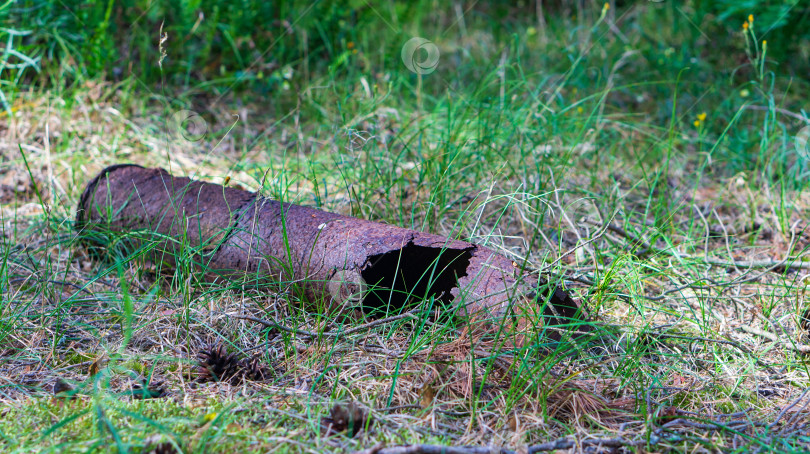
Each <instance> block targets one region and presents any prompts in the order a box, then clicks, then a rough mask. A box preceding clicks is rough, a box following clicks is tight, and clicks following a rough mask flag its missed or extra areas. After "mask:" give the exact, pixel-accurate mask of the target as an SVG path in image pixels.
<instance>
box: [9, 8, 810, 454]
mask: <svg viewBox="0 0 810 454" xmlns="http://www.w3.org/2000/svg"><path fill="white" fill-rule="evenodd" d="M243 3H244V4H243V5H242V4H236V3H234V4H233V5H231V2H222V3H219V2H210V4H206V5H202V4H200V5H196V4H194V2H190V3H189V4H188V5H185V6H182V7H178V8H169V7H167V6H166V4H164V3H162V2H132V3H127V4H123V3H116V2H95V3H93V2H88V3H87V4H84V5H83V6H82V7H76V8H72V7H70V6H65V5H63V4H60V3H59V2H54V3H53V4H51V3H49V2H42V1H31V2H23V1H20V2H12V3H7V4H3V5H0V17H3V18H5V19H8V21H7V23H8V25H7V26H4V27H6V28H2V29H0V42H3V43H4V47H3V48H2V51H0V54H2V59H0V93H1V94H2V97H0V98H2V99H0V101H2V108H3V110H4V111H5V113H4V114H2V115H3V117H4V118H3V123H2V124H0V144H2V145H0V153H2V160H0V207H1V208H2V214H0V225H2V237H1V238H0V244H1V245H2V246H0V291H1V292H2V296H0V301H1V302H0V378H2V381H0V399H1V400H2V402H3V409H2V410H0V411H1V412H2V418H0V449H2V450H3V451H4V452H20V453H23V452H134V453H138V452H141V451H142V450H143V449H144V448H145V447H147V445H149V444H150V443H154V442H155V441H157V440H173V441H174V442H175V443H176V444H177V445H178V446H179V447H180V448H181V449H182V452H194V453H202V452H234V451H238V450H243V451H251V452H253V451H255V452H270V451H274V450H277V449H281V450H282V451H290V452H311V451H316V452H322V451H336V450H344V451H353V450H359V449H365V448H370V447H372V446H374V445H375V444H377V443H385V444H387V445H398V444H410V443H433V444H443V445H487V444H489V443H498V444H502V445H503V446H504V447H508V448H509V449H517V448H518V447H519V446H520V445H523V444H530V445H531V444H539V443H543V442H546V441H550V440H553V439H557V438H560V437H566V436H571V437H573V438H575V439H577V440H580V441H581V440H586V439H588V438H589V437H603V438H615V437H620V436H621V437H623V438H624V439H625V440H627V441H628V442H632V443H633V444H634V446H636V447H637V449H648V450H652V451H664V450H677V451H681V450H682V451H687V450H690V451H691V450H693V448H694V446H696V445H702V446H704V447H705V448H706V449H709V450H724V451H737V452H748V451H751V450H754V449H759V448H760V447H762V448H765V449H768V450H773V451H786V452H790V451H795V452H800V451H803V450H806V449H807V445H808V442H810V440H808V439H807V437H806V435H803V434H806V433H807V428H806V427H805V426H803V424H805V425H806V424H808V423H810V420H808V416H807V412H806V409H805V408H804V405H806V404H807V397H806V396H804V399H803V400H802V399H800V397H802V396H803V395H802V392H803V390H804V389H806V388H807V386H808V380H810V377H809V376H808V375H809V374H810V371H808V369H807V365H806V364H807V363H806V357H805V356H804V355H803V354H801V353H798V352H797V351H796V349H797V346H803V345H804V343H805V342H808V333H807V331H806V328H802V320H801V319H802V315H803V313H804V311H805V310H806V309H807V304H806V302H805V292H806V289H805V286H806V277H805V276H806V273H807V269H809V268H810V267H808V266H807V259H806V255H805V254H806V253H807V246H808V244H810V241H808V239H807V233H806V232H805V229H806V226H807V221H806V219H807V215H808V206H809V205H808V202H807V200H808V199H807V191H806V185H807V183H806V182H807V176H808V160H807V159H808V156H810V150H807V152H804V151H803V150H800V149H798V148H797V145H796V141H795V136H796V135H797V134H798V133H799V131H800V129H801V128H802V127H803V126H807V125H808V120H807V115H806V113H804V112H805V110H806V106H805V105H804V102H805V99H804V98H805V96H804V95H803V94H804V93H808V92H810V91H809V90H810V86H808V85H810V81H808V80H807V79H806V78H802V77H801V76H800V75H801V74H806V73H807V63H806V62H807V59H806V58H804V57H806V56H807V55H808V53H810V48H808V45H807V42H808V41H807V40H806V39H804V38H806V36H807V35H806V33H807V31H806V29H807V27H806V25H807V10H806V7H803V6H801V5H798V4H797V6H795V7H794V8H792V9H789V10H788V12H787V13H786V14H783V12H784V11H783V9H784V8H788V7H789V6H790V5H788V4H785V5H787V6H785V5H783V4H782V3H779V4H777V3H775V2H759V3H757V2H750V3H751V5H749V6H748V8H747V9H740V8H739V7H738V6H737V5H739V4H738V3H736V2H735V3H734V4H731V3H729V2H711V4H704V3H703V2H695V3H694V4H693V3H689V4H684V5H678V4H676V3H675V2H664V3H655V2H637V3H635V2H630V3H629V4H624V5H622V4H620V5H618V6H617V5H615V4H612V7H611V8H609V9H607V10H605V9H603V7H602V5H601V4H594V3H587V4H585V5H584V6H581V7H578V6H576V4H570V3H569V2H561V5H554V6H549V5H545V8H546V9H545V10H544V15H543V16H542V19H543V21H544V22H545V26H541V23H540V20H541V17H539V16H538V15H537V10H536V5H535V4H534V3H533V2H532V4H525V5H523V4H519V5H516V6H513V7H507V6H498V5H491V4H487V3H483V4H481V3H474V4H473V3H465V2H457V3H454V4H452V5H448V6H444V5H443V4H437V3H433V2H413V3H407V4H405V3H403V4H395V5H388V4H384V3H381V2H380V3H376V2H370V3H365V2H349V3H348V4H344V3H343V2H328V1H323V2H315V3H314V4H308V3H300V2H290V3H289V4H288V5H287V6H283V7H279V8H278V9H272V8H271V7H270V6H262V5H263V4H262V5H259V4H257V3H253V2H243ZM544 3H547V2H544ZM746 5H747V4H746ZM456 6H457V7H456ZM803 8H804V9H803ZM200 13H202V14H200ZM748 14H754V15H755V18H756V20H755V22H754V26H753V28H754V33H755V34H756V39H754V38H753V37H751V36H750V35H749V37H748V38H746V37H745V36H744V35H743V34H742V31H741V27H740V25H738V24H742V22H743V21H745V19H746V17H747V15H748ZM161 22H163V31H164V32H166V33H168V40H167V41H166V42H164V43H163V44H162V45H161V44H159V30H160V24H161ZM803 34H804V35H803ZM414 36H420V37H425V38H427V39H429V40H430V41H432V42H433V43H435V44H436V46H438V49H439V52H440V58H439V61H438V65H437V66H436V70H435V72H432V73H430V74H423V75H421V76H420V75H417V74H415V73H413V72H411V71H409V70H408V69H407V68H406V67H405V65H404V64H403V62H402V59H401V55H400V51H401V48H402V46H403V44H404V43H405V42H406V41H407V40H408V39H410V38H411V37H414ZM763 38H764V39H767V41H768V44H767V46H768V50H767V53H763V52H762V50H763V49H762V39H763ZM161 49H162V50H163V51H165V53H166V55H165V57H164V58H163V61H162V66H161V65H159V64H158V61H159V60H160V59H161ZM803 109H804V110H803ZM182 110H190V111H193V112H196V113H197V114H198V115H199V116H198V117H195V118H197V119H201V120H197V119H195V120H192V121H187V122H183V121H182V120H183V119H185V118H186V117H185V116H182V117H178V116H177V113H178V112H180V111H182ZM703 113H705V117H704V116H703V115H702V114H703ZM802 117H804V119H802ZM696 121H698V122H699V123H698V124H697V125H696V124H695V122H696ZM194 122H197V123H194ZM203 132H204V134H201V133H203ZM189 139H191V140H189ZM120 162H134V163H138V164H141V165H146V166H160V167H163V168H166V169H168V170H170V171H171V172H172V173H174V174H175V175H192V176H194V177H195V178H201V179H206V180H209V181H214V182H217V183H223V182H225V181H226V179H227V181H228V183H227V184H229V185H240V186H242V187H244V188H246V189H249V190H254V191H259V192H261V193H262V194H264V195H266V196H268V197H272V198H275V199H279V200H283V201H288V202H294V203H299V204H303V205H309V206H315V207H319V208H321V209H325V210H329V211H334V212H339V213H343V214H348V215H353V216H357V217H361V218H364V219H371V220H375V221H381V222H386V223H390V224H394V225H399V226H402V227H408V228H414V229H417V230H422V231H429V232H433V233H438V234H441V235H445V236H448V237H453V238H459V239H463V240H469V241H473V242H476V243H481V244H485V245H487V246H489V247H492V248H495V249H497V250H499V251H501V252H502V253H504V254H507V255H509V256H511V257H514V258H515V260H516V261H518V262H521V261H522V260H523V259H525V260H526V261H527V263H528V266H529V268H530V269H531V270H533V271H540V272H542V273H543V275H544V276H547V277H549V278H550V279H551V280H552V281H559V282H560V283H562V284H563V285H565V286H566V288H567V289H568V290H569V291H571V292H572V293H573V294H574V295H575V296H576V297H577V298H578V299H580V300H582V301H586V302H587V303H588V306H589V308H590V309H591V311H592V313H593V314H594V321H593V323H594V325H596V327H597V329H596V331H595V333H594V334H593V335H592V336H587V337H584V338H582V339H580V340H578V341H576V342H572V341H570V340H569V341H566V342H560V343H552V342H550V341H549V340H548V339H540V338H538V339H537V340H536V342H535V343H533V344H531V345H529V346H526V347H524V348H522V349H517V350H515V349H509V348H494V349H493V348H492V347H493V346H492V345H491V344H484V343H480V342H479V343H477V342H478V340H477V339H476V338H475V337H474V336H473V337H470V336H469V335H468V334H467V333H465V331H464V328H465V326H466V324H465V321H464V320H463V319H459V318H453V317H440V318H438V319H431V318H430V317H428V314H429V313H430V310H431V308H432V307H431V304H433V302H432V301H417V302H416V304H415V306H414V309H415V310H416V312H414V314H416V316H417V321H414V320H413V319H411V318H403V319H398V320H396V321H393V322H390V323H385V324H381V325H377V326H373V327H371V328H368V329H363V330H360V331H357V332H353V333H350V334H349V335H346V336H342V335H338V336H334V335H333V334H334V333H337V332H345V331H346V330H349V329H351V328H352V327H356V326H358V325H360V324H362V323H366V322H367V321H369V320H354V319H348V318H339V317H335V316H330V315H326V314H324V313H319V312H317V311H312V310H308V309H311V308H312V307H318V305H319V304H323V303H324V302H314V304H310V305H306V304H305V302H303V301H300V298H299V297H298V293H297V292H296V283H295V282H278V283H275V284H274V285H273V286H272V288H269V289H255V288H254V289H244V288H241V287H240V285H239V284H238V283H231V284H223V283H217V284H215V285H212V284H210V283H205V282H201V281H200V279H199V277H200V276H199V274H198V273H197V272H196V271H195V267H194V266H193V261H194V260H195V257H196V256H195V252H196V251H194V250H193V248H192V247H191V246H189V245H188V241H187V239H184V238H178V239H175V240H176V241H177V244H178V245H179V248H180V250H181V253H180V254H179V257H180V260H179V262H178V263H179V266H177V267H176V269H166V268H165V267H163V266H162V265H161V264H160V263H153V262H152V260H150V254H151V253H152V252H153V251H154V247H155V246H154V244H152V243H149V242H148V241H147V242H145V243H144V242H143V241H141V243H140V246H139V247H136V248H133V247H132V244H133V243H134V244H138V242H137V241H135V240H139V239H140V240H143V236H142V234H141V233H137V232H136V233H134V234H132V235H129V236H126V235H125V236H123V237H121V236H119V237H116V246H115V247H111V248H110V249H109V251H108V253H107V254H106V255H105V256H102V257H98V256H95V255H93V254H91V253H89V252H88V251H87V250H86V248H84V247H82V246H81V245H80V244H79V242H78V240H77V236H76V233H75V232H74V231H73V219H74V210H75V207H76V204H77V202H78V198H79V195H80V193H81V191H82V189H83V188H84V186H85V184H86V183H87V182H88V181H89V179H90V178H92V176H94V175H95V174H96V173H97V172H98V171H99V170H101V169H102V168H104V167H105V166H107V165H110V164H114V163H120ZM608 226H609V228H608ZM783 259H787V260H786V261H785V262H784V263H782V260H783ZM401 310H402V309H401V308H390V312H389V313H387V314H385V315H395V314H397V313H400V311H401ZM451 311H452V310H451ZM236 314H241V315H251V316H254V317H260V318H263V319H267V320H272V321H273V322H275V323H277V324H278V325H279V326H280V327H282V328H286V329H287V330H286V331H285V330H284V329H263V326H261V325H259V324H256V323H253V322H250V321H248V320H244V319H239V318H236V317H234V316H233V315H236ZM295 331H298V333H297V334H296V333H295ZM304 331H306V332H313V333H316V334H317V336H314V337H310V336H306V335H304V334H302V332H304ZM763 331H764V332H766V333H764V334H763V333H762V332H763ZM768 335H770V336H776V337H775V338H776V339H777V341H776V342H773V341H771V340H769V338H767V337H765V336H768ZM211 342H222V343H224V344H225V345H227V346H228V349H229V350H230V351H233V352H244V353H245V354H248V355H254V354H256V355H257V357H258V358H259V359H260V360H261V361H262V362H263V363H266V364H268V365H269V366H271V367H272V369H273V371H274V373H273V378H272V379H270V380H268V381H266V382H263V383H255V382H248V383H247V384H245V385H244V386H230V385H227V384H196V383H194V382H193V377H194V367H195V364H196V359H195V355H196V354H197V352H198V350H199V348H201V347H202V346H203V345H206V344H209V343H211ZM485 347H486V348H491V350H489V351H481V350H482V349H484V348H485ZM98 359H101V360H102V361H101V363H100V364H102V366H103V367H102V368H101V373H100V374H98V375H95V376H93V377H90V376H89V368H90V366H91V364H92V363H93V362H95V361H96V360H98ZM504 364H506V365H509V367H506V366H504ZM57 379H64V380H67V381H68V382H70V383H72V384H77V385H82V384H83V387H82V388H81V390H80V393H79V396H78V397H77V398H76V399H68V400H66V399H62V398H57V397H54V396H53V395H52V386H53V385H54V383H55V382H56V380H57ZM150 380H154V381H159V382H162V383H163V386H164V387H165V388H166V389H167V391H168V395H167V397H161V398H156V399H147V400H136V399H134V398H133V397H132V396H131V394H132V393H131V389H132V386H133V385H134V384H138V383H141V382H143V381H150ZM431 397H432V398H431ZM797 399H798V400H797ZM349 401H357V402H360V403H361V404H362V405H364V406H366V407H368V408H369V409H371V413H372V418H373V420H374V423H373V425H372V426H371V427H370V428H369V430H368V431H367V432H366V433H364V434H361V435H359V436H357V437H354V438H349V437H345V436H342V435H341V436H334V437H326V436H323V435H322V434H321V433H320V429H319V424H320V418H321V417H322V416H325V415H326V414H327V413H328V411H329V408H330V407H331V406H332V405H333V404H334V403H335V402H349ZM792 403H796V405H795V406H793V407H790V408H788V407H789V406H790V405H791V404H792ZM786 408H788V410H787V411H785V412H784V413H782V411H783V410H784V409H786ZM794 410H796V411H794ZM740 412H744V413H740ZM732 413H738V415H737V416H735V417H731V418H726V419H722V418H721V416H720V415H721V414H732ZM780 414H781V416H780ZM206 415H209V416H208V417H207V418H208V419H206ZM677 418H682V419H683V420H682V421H680V422H676V423H675V424H674V425H673V424H671V423H672V420H674V419H677ZM710 421H714V422H719V423H720V424H721V425H722V426H723V427H722V428H719V429H709V428H707V427H708V426H706V425H701V424H705V423H707V422H710ZM733 421H737V422H733ZM739 421H744V422H746V423H745V424H742V423H739ZM774 422H777V424H774V425H773V426H770V425H771V424H772V423H774ZM668 423H670V425H667V424H668ZM161 437H162V438H161Z"/></svg>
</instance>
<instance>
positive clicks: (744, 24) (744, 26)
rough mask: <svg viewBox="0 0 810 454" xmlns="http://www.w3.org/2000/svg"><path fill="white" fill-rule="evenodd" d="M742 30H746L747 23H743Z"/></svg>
mask: <svg viewBox="0 0 810 454" xmlns="http://www.w3.org/2000/svg"><path fill="white" fill-rule="evenodd" d="M743 30H748V22H743Z"/></svg>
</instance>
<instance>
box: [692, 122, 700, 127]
mask: <svg viewBox="0 0 810 454" xmlns="http://www.w3.org/2000/svg"><path fill="white" fill-rule="evenodd" d="M692 124H693V125H695V127H696V128H699V127H700V120H695V122H694V123H692Z"/></svg>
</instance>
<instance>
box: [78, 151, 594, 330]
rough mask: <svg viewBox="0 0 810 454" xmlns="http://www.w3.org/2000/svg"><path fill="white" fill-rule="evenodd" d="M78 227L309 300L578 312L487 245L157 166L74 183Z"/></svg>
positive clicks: (87, 234)
mask: <svg viewBox="0 0 810 454" xmlns="http://www.w3.org/2000/svg"><path fill="white" fill-rule="evenodd" d="M76 228H77V230H79V232H80V233H81V234H82V238H84V239H85V241H86V242H90V243H96V244H95V246H100V247H105V245H104V244H99V240H98V238H105V237H104V236H103V235H101V236H99V235H93V234H94V233H104V232H119V233H123V232H138V231H142V232H146V233H148V234H151V235H152V239H151V241H152V242H154V243H155V245H156V247H155V248H154V249H152V251H153V252H152V255H153V256H159V259H160V260H161V261H163V262H164V263H167V264H169V265H174V264H175V261H176V255H175V254H176V253H178V251H179V250H180V249H179V248H181V247H182V248H184V250H185V251H186V252H184V253H186V254H188V251H192V255H193V257H194V259H195V262H196V263H197V264H198V265H200V266H204V268H205V270H206V274H205V277H206V278H207V279H208V280H215V279H223V278H224V279H229V280H234V279H244V280H246V281H248V282H255V283H266V282H296V283H298V285H299V288H301V289H302V292H303V296H304V297H305V298H306V299H307V300H308V301H310V302H312V303H317V304H321V303H323V305H322V306H321V307H323V308H324V309H330V310H333V309H336V308H337V309H340V308H344V306H345V305H347V304H357V303H360V302H362V304H363V306H367V307H368V306H370V307H385V306H387V305H394V306H402V305H403V304H405V303H406V302H407V301H408V300H409V299H411V298H421V297H425V296H433V297H434V298H435V299H436V300H439V301H441V302H443V303H448V304H453V305H458V304H461V305H462V306H460V307H459V309H460V313H461V314H465V315H471V316H476V317H479V318H480V317H481V316H486V317H489V316H494V315H507V314H515V315H517V313H523V314H526V313H530V314H531V313H534V312H538V311H539V306H540V305H543V304H544V303H545V301H546V300H548V302H549V303H550V304H548V305H545V309H544V310H543V312H544V314H545V315H546V316H548V318H549V319H550V320H551V323H555V324H560V323H567V321H566V320H565V319H576V318H578V317H581V314H579V309H578V305H577V303H576V302H575V301H573V300H572V299H571V298H570V297H569V296H568V295H567V294H566V293H565V292H563V291H561V290H559V289H546V288H545V283H544V282H542V281H538V279H537V278H536V277H535V276H532V275H528V274H526V273H522V272H521V270H520V268H519V266H518V264H517V263H515V262H513V261H512V260H510V259H508V258H506V257H505V256H503V255H500V254H498V253H496V252H495V251H493V250H491V249H489V248H486V247H483V246H480V245H476V244H472V243H467V242H463V241H457V240H450V239H447V238H444V237H441V236H438V235H433V234H429V233H423V232H417V231H414V230H409V229H403V228H400V227H395V226H391V225H386V224H381V223H377V222H371V221H366V220H362V219H356V218H352V217H347V216H342V215H339V214H335V213H329V212H325V211H321V210H317V209H313V208H308V207H303V206H298V205H293V204H288V203H280V202H278V201H275V200H271V199H267V198H265V197H262V196H259V195H256V194H254V193H251V192H248V191H243V190H239V189H233V188H227V187H223V186H220V185H216V184H212V183H205V182H200V181H193V180H191V179H189V178H185V177H173V176H171V175H170V174H169V173H168V172H166V171H165V170H163V169H147V168H143V167H140V166H135V165H119V166H112V167H109V168H107V169H105V170H104V171H102V172H101V173H100V174H99V175H98V176H96V177H95V178H94V179H93V180H92V181H91V182H90V183H89V184H88V186H87V188H86V189H85V191H84V193H83V194H82V197H81V200H80V202H79V207H78V209H77V214H76ZM92 238H96V240H93V239H92ZM137 241H138V240H135V243H137ZM102 242H103V241H102ZM534 295H539V296H537V297H535V296H534ZM516 305H517V306H520V307H517V310H515V309H516ZM535 315H537V316H538V318H540V317H539V314H535ZM557 317H560V318H557ZM547 323H548V322H547ZM531 324H532V325H534V324H535V322H532V323H531ZM518 325H526V323H525V321H524V322H518Z"/></svg>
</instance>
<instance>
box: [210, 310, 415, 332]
mask: <svg viewBox="0 0 810 454" xmlns="http://www.w3.org/2000/svg"><path fill="white" fill-rule="evenodd" d="M414 312H415V310H413V311H409V312H405V313H404V314H399V315H392V316H391V317H386V318H381V319H379V320H374V321H371V322H368V323H364V324H362V325H359V326H355V327H353V328H349V329H347V330H345V331H326V332H323V333H316V332H312V331H304V330H299V329H294V328H288V327H286V326H284V325H281V324H279V323H277V322H274V321H271V320H265V319H263V318H259V317H253V316H251V315H233V314H226V315H228V316H229V317H233V318H237V319H240V320H250V321H251V322H256V323H259V324H261V325H264V326H266V327H268V328H274V329H278V330H280V331H285V332H288V333H292V334H298V335H301V336H309V337H338V336H348V335H351V334H354V333H358V332H361V331H365V330H368V329H371V328H374V327H375V326H380V325H384V324H386V323H391V322H395V321H397V320H402V319H405V318H413V319H415V318H417V317H416V315H414Z"/></svg>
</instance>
